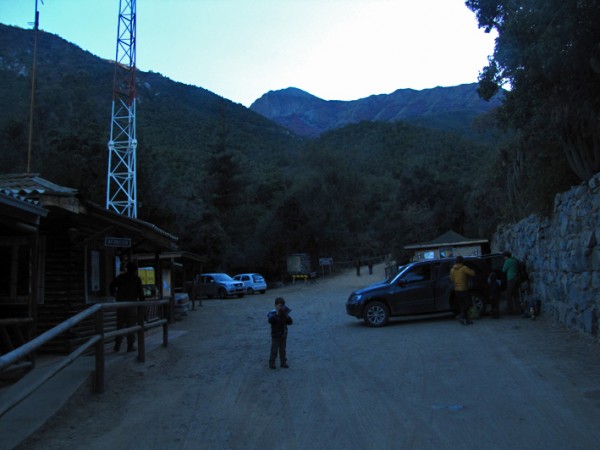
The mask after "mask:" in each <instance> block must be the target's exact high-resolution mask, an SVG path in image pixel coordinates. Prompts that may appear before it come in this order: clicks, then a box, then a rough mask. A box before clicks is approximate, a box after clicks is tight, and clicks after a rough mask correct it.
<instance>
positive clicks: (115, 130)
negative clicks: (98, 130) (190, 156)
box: [106, 0, 137, 218]
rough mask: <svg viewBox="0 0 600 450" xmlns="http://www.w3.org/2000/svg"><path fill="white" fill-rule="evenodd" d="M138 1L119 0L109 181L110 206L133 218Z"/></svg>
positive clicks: (107, 186) (109, 143) (108, 198)
mask: <svg viewBox="0 0 600 450" xmlns="http://www.w3.org/2000/svg"><path fill="white" fill-rule="evenodd" d="M135 2H136V0H119V24H118V29H117V54H116V58H115V77H114V82H113V99H112V117H111V125H110V140H109V141H108V176H107V183H106V209H112V210H114V211H116V212H118V213H119V214H122V215H126V216H128V217H133V218H137V176H136V147H137V139H136V131H135V22H136V19H135Z"/></svg>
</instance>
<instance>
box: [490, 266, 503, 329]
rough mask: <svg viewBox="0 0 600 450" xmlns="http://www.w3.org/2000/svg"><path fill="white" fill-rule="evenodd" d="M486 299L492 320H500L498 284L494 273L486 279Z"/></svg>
mask: <svg viewBox="0 0 600 450" xmlns="http://www.w3.org/2000/svg"><path fill="white" fill-rule="evenodd" d="M488 298H489V299H490V305H491V307H492V312H491V314H492V318H494V319H498V318H500V282H499V280H498V275H496V272H491V273H490V276H489V277H488Z"/></svg>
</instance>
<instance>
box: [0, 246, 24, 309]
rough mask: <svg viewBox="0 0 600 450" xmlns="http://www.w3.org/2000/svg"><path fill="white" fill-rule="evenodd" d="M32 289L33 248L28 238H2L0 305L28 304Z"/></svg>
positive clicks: (0, 248)
mask: <svg viewBox="0 0 600 450" xmlns="http://www.w3.org/2000/svg"><path fill="white" fill-rule="evenodd" d="M30 289H31V246H30V242H29V238H28V237H27V236H15V237H11V236H7V237H0V303H4V304H9V303H27V302H28V300H29V295H30Z"/></svg>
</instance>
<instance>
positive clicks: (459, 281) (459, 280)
mask: <svg viewBox="0 0 600 450" xmlns="http://www.w3.org/2000/svg"><path fill="white" fill-rule="evenodd" d="M474 275H475V271H474V270H473V269H471V268H469V267H467V266H465V264H464V258H463V257H462V256H460V255H459V256H457V257H456V260H455V262H454V265H453V266H452V269H450V279H451V280H452V283H453V284H454V293H455V294H456V298H457V300H458V304H459V306H460V316H459V320H460V323H462V324H463V325H470V324H472V323H473V322H472V321H471V319H469V308H470V307H471V297H469V276H474Z"/></svg>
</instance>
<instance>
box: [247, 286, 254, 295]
mask: <svg viewBox="0 0 600 450" xmlns="http://www.w3.org/2000/svg"><path fill="white" fill-rule="evenodd" d="M246 294H248V295H252V294H254V289H252V288H251V287H249V288H248V290H247V291H246Z"/></svg>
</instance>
